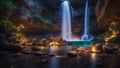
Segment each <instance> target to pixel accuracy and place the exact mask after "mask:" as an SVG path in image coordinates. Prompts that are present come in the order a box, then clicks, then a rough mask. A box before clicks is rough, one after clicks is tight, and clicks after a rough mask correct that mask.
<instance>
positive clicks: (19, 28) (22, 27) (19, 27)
mask: <svg viewBox="0 0 120 68" xmlns="http://www.w3.org/2000/svg"><path fill="white" fill-rule="evenodd" d="M17 28H18V31H20V30H22V29H24V28H25V27H24V25H23V24H20V25H19V26H18V27H17Z"/></svg>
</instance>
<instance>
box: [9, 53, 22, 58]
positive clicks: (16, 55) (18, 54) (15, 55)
mask: <svg viewBox="0 0 120 68" xmlns="http://www.w3.org/2000/svg"><path fill="white" fill-rule="evenodd" d="M11 56H12V57H19V56H21V53H15V54H12V55H11Z"/></svg>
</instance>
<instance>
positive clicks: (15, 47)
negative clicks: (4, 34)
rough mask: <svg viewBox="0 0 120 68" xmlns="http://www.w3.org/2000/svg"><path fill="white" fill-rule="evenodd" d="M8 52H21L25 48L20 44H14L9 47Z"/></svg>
mask: <svg viewBox="0 0 120 68" xmlns="http://www.w3.org/2000/svg"><path fill="white" fill-rule="evenodd" d="M6 50H7V51H12V52H20V51H22V50H23V47H22V45H20V44H13V45H10V46H7V47H6Z"/></svg>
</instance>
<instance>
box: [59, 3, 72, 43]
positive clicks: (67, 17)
mask: <svg viewBox="0 0 120 68" xmlns="http://www.w3.org/2000/svg"><path fill="white" fill-rule="evenodd" d="M61 8H62V39H63V40H66V41H71V39H72V31H71V12H70V8H71V6H70V4H69V1H63V3H62V4H61Z"/></svg>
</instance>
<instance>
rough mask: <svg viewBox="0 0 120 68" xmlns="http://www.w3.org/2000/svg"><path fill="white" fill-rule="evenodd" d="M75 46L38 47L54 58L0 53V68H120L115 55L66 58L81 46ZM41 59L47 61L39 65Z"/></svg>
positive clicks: (119, 62) (88, 55) (118, 56)
mask: <svg viewBox="0 0 120 68" xmlns="http://www.w3.org/2000/svg"><path fill="white" fill-rule="evenodd" d="M77 44H78V42H77ZM77 44H75V45H72V46H53V47H43V46H39V48H40V51H43V52H47V53H51V54H55V56H54V57H46V56H44V57H42V56H36V55H35V54H34V53H31V54H24V53H20V56H17V57H13V56H11V55H12V54H11V53H6V54H1V52H0V68H120V65H119V64H120V61H119V60H120V55H117V54H114V55H111V54H110V55H107V54H96V53H92V54H84V55H81V56H77V57H68V56H67V52H68V51H70V50H74V49H76V48H77V47H79V46H82V45H77ZM90 45H91V44H90ZM43 59H46V60H48V61H47V62H46V63H41V61H42V60H43Z"/></svg>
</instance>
